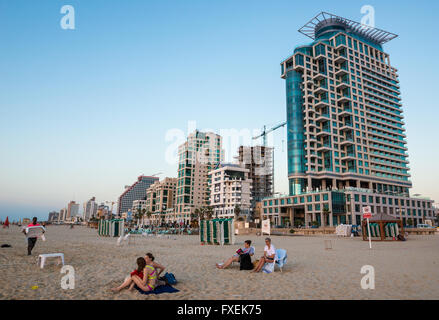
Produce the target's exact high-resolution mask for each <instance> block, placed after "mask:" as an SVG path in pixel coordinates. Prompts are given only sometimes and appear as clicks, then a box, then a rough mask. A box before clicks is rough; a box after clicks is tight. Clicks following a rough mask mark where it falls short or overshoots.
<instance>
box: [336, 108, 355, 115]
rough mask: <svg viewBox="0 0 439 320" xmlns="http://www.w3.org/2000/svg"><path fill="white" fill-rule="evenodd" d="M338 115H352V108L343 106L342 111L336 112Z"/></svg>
mask: <svg viewBox="0 0 439 320" xmlns="http://www.w3.org/2000/svg"><path fill="white" fill-rule="evenodd" d="M338 115H339V116H340V117H346V116H351V115H352V109H351V108H344V109H343V111H342V112H340V113H339V114H338Z"/></svg>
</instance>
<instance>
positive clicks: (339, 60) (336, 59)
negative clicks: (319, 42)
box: [334, 54, 348, 63]
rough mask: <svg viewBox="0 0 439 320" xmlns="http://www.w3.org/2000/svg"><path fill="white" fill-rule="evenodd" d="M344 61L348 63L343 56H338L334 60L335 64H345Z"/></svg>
mask: <svg viewBox="0 0 439 320" xmlns="http://www.w3.org/2000/svg"><path fill="white" fill-rule="evenodd" d="M346 61H348V58H347V57H346V55H343V54H341V55H339V56H338V57H336V58H335V59H334V62H335V63H343V62H346Z"/></svg>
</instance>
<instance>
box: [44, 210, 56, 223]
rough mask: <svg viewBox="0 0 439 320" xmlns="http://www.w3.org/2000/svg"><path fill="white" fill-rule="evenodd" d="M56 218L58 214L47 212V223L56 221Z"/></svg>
mask: <svg viewBox="0 0 439 320" xmlns="http://www.w3.org/2000/svg"><path fill="white" fill-rule="evenodd" d="M58 217H59V212H56V211H51V212H49V216H48V218H47V221H49V222H51V221H58Z"/></svg>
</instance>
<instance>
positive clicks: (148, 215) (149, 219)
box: [146, 210, 152, 223]
mask: <svg viewBox="0 0 439 320" xmlns="http://www.w3.org/2000/svg"><path fill="white" fill-rule="evenodd" d="M151 216H152V212H151V211H149V210H148V212H146V217H147V218H148V222H149V223H151Z"/></svg>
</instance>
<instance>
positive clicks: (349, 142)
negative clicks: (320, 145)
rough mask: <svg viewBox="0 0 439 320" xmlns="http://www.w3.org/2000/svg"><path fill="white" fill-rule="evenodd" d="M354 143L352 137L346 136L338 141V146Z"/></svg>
mask: <svg viewBox="0 0 439 320" xmlns="http://www.w3.org/2000/svg"><path fill="white" fill-rule="evenodd" d="M353 144H354V139H352V138H346V139H344V140H341V141H340V146H349V145H353Z"/></svg>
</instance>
